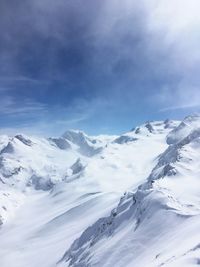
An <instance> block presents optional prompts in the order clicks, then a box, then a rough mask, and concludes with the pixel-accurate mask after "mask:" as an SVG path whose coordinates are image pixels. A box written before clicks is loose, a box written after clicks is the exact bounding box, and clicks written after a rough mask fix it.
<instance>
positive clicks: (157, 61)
mask: <svg viewBox="0 0 200 267" xmlns="http://www.w3.org/2000/svg"><path fill="white" fill-rule="evenodd" d="M199 12H200V2H199V0H190V1H188V0H162V1H160V0H141V1H136V0H123V1H121V0H109V1H108V0H56V1H55V0H34V1H32V0H23V1H21V0H12V1H7V0H1V1H0V32H1V35H0V133H2V134H4V133H9V134H13V133H16V132H24V133H28V134H39V135H45V136H50V135H61V134H62V133H63V132H64V131H65V130H67V129H70V128H73V129H81V130H84V131H86V132H87V133H88V134H102V133H105V134H119V133H122V132H124V131H127V130H129V129H131V128H133V127H134V126H136V125H138V124H141V123H143V122H145V121H149V120H162V119H166V118H171V119H182V118H183V117H184V116H186V115H189V114H191V113H194V112H199V111H200V75H199V72H200V49H199V45H200V31H199V29H200V16H199Z"/></svg>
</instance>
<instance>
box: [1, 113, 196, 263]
mask: <svg viewBox="0 0 200 267" xmlns="http://www.w3.org/2000/svg"><path fill="white" fill-rule="evenodd" d="M0 224H1V226H0V266H1V267H12V266H15V267H26V266H29V267H38V266H41V267H55V266H58V267H67V266H78V267H89V266H95V267H104V266H105V267H111V266H116V267H126V266H127V267H140V266H141V267H161V266H166V267H168V266H170V267H180V266H181V267H182V266H183V267H186V266H187V267H190V266H198V265H200V232H199V229H200V117H199V116H198V115H193V116H188V117H186V118H185V119H184V120H183V121H182V122H180V121H170V120H166V121H154V122H147V123H145V124H143V125H141V126H139V127H136V128H134V129H132V130H131V131H130V132H127V133H125V134H123V135H121V136H103V135H102V136H87V135H86V134H85V133H83V132H81V131H74V130H70V131H67V132H66V133H64V134H63V136H61V137H60V138H48V139H45V138H38V137H28V136H25V135H23V134H19V135H16V136H13V137H8V136H1V137H0Z"/></svg>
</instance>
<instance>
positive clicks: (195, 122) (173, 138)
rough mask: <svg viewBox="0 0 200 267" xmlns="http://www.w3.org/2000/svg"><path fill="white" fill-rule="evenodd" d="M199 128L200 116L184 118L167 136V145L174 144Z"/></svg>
mask: <svg viewBox="0 0 200 267" xmlns="http://www.w3.org/2000/svg"><path fill="white" fill-rule="evenodd" d="M199 128H200V116H199V115H192V116H188V117H186V118H185V119H184V120H183V121H182V122H181V123H180V125H179V126H178V127H177V128H175V129H174V130H172V131H171V132H170V133H169V134H168V136H167V143H168V144H169V145H170V144H174V143H177V142H180V141H181V140H182V139H183V138H185V137H187V136H188V135H189V134H190V133H192V131H193V130H197V129H199Z"/></svg>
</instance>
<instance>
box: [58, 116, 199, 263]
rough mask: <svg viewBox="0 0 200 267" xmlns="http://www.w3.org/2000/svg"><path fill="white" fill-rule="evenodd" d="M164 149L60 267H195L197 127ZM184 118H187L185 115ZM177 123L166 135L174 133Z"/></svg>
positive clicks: (79, 239)
mask: <svg viewBox="0 0 200 267" xmlns="http://www.w3.org/2000/svg"><path fill="white" fill-rule="evenodd" d="M189 118H190V119H189V121H190V123H191V124H192V125H194V124H196V127H193V129H192V130H190V131H189V132H188V134H187V135H186V134H184V135H179V137H180V138H179V140H178V139H177V135H176V142H174V144H173V145H171V146H169V147H168V148H167V149H166V150H165V152H163V153H162V154H161V155H160V156H159V158H158V162H157V164H156V165H155V167H154V168H153V170H152V172H151V174H150V175H149V177H148V178H147V181H146V182H144V183H143V184H141V185H140V186H139V187H138V189H137V190H135V188H134V187H133V189H132V191H131V192H128V193H126V194H125V195H124V196H123V197H122V198H121V200H120V202H119V204H118V206H116V208H115V209H113V210H112V212H111V213H110V215H109V216H107V217H104V218H100V219H99V220H98V221H97V222H96V223H95V224H93V225H92V226H90V227H89V228H87V229H86V230H85V231H84V232H83V234H82V235H81V236H80V237H79V238H78V239H77V240H76V241H75V242H74V243H73V244H72V246H71V247H70V249H69V250H67V251H66V253H65V254H64V256H63V258H61V261H60V266H82V267H84V266H117V267H122V266H128V267H129V266H130V267H132V266H150V267H151V266H152V267H155V266H171V267H172V266H173V267H180V266H196V265H198V264H199V262H200V261H199V259H200V243H199V240H200V234H199V230H198V229H199V227H200V204H199V203H200V197H199V188H200V179H199V177H200V171H199V170H200V169H199V167H200V160H199V158H200V131H199V124H198V123H197V121H198V118H197V117H196V116H195V117H194V121H192V120H193V119H192V117H189ZM184 121H188V118H186V119H185V120H184ZM182 125H183V123H181V124H180V125H179V126H178V127H177V128H176V129H175V130H174V131H173V132H172V133H171V134H170V135H171V136H172V135H173V134H174V133H175V134H176V133H177V132H178V131H179V129H180V128H182Z"/></svg>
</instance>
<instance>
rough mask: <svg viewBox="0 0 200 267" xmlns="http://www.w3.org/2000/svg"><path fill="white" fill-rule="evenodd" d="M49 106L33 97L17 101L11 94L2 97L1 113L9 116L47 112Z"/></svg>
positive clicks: (0, 100)
mask: <svg viewBox="0 0 200 267" xmlns="http://www.w3.org/2000/svg"><path fill="white" fill-rule="evenodd" d="M46 111H47V106H46V105H45V104H43V103H39V102H36V101H34V100H32V99H23V100H22V101H17V100H16V99H15V98H13V97H11V96H2V97H1V99H0V114H1V115H9V116H24V115H25V116H28V115H30V114H33V115H35V114H36V113H40V115H41V112H46Z"/></svg>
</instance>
